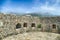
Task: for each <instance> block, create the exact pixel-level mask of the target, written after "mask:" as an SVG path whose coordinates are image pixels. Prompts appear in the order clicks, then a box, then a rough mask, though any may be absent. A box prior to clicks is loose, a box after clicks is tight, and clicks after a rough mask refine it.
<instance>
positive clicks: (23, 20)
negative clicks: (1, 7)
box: [0, 14, 60, 36]
mask: <svg viewBox="0 0 60 40" xmlns="http://www.w3.org/2000/svg"><path fill="white" fill-rule="evenodd" d="M58 18H59V17H58ZM58 18H57V17H56V18H41V19H40V18H39V17H33V16H31V15H25V16H16V15H14V14H0V36H8V35H13V34H18V33H23V32H29V31H43V32H44V31H51V32H57V30H58V29H57V27H58V26H59V25H60V23H59V21H60V20H59V19H58ZM57 19H58V20H57ZM40 24H41V25H40ZM38 25H40V26H41V27H39V28H38V27H37V26H38ZM48 29H50V30H48Z"/></svg>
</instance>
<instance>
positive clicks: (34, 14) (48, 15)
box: [23, 13, 55, 17]
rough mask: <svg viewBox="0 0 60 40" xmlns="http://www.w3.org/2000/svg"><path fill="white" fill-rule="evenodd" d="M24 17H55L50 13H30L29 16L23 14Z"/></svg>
mask: <svg viewBox="0 0 60 40" xmlns="http://www.w3.org/2000/svg"><path fill="white" fill-rule="evenodd" d="M23 15H31V16H38V17H52V16H55V15H52V14H50V13H28V14H23Z"/></svg>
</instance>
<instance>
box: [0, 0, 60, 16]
mask: <svg viewBox="0 0 60 40" xmlns="http://www.w3.org/2000/svg"><path fill="white" fill-rule="evenodd" d="M0 11H1V12H18V13H32V12H43V13H45V12H49V13H51V14H55V15H60V0H0Z"/></svg>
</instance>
